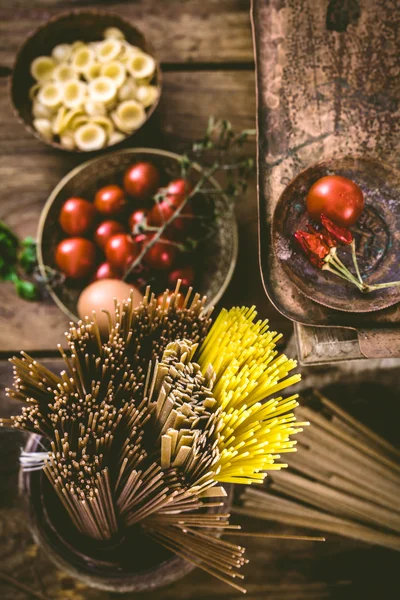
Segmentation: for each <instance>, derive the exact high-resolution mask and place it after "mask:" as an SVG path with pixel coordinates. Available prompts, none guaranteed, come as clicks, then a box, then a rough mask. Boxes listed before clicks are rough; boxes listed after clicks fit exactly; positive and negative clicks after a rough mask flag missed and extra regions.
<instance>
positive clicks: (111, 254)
mask: <svg viewBox="0 0 400 600" xmlns="http://www.w3.org/2000/svg"><path fill="white" fill-rule="evenodd" d="M105 252H106V258H107V261H108V262H109V263H110V265H111V266H112V267H114V268H115V269H119V270H120V271H125V269H127V267H129V265H130V264H131V263H132V262H133V261H134V260H135V258H136V257H137V255H138V254H139V248H138V245H137V244H136V243H135V242H134V240H133V239H132V237H131V236H130V235H129V234H128V233H118V234H117V235H114V236H113V237H112V238H110V239H109V240H108V242H107V245H106V250H105Z"/></svg>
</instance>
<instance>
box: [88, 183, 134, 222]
mask: <svg viewBox="0 0 400 600" xmlns="http://www.w3.org/2000/svg"><path fill="white" fill-rule="evenodd" d="M127 204H128V203H127V201H126V198H125V193H124V190H123V189H122V188H120V187H119V185H106V186H105V187H102V188H100V189H99V190H98V191H97V192H96V195H95V197H94V205H95V207H96V208H97V210H98V211H99V212H100V213H101V214H102V215H107V216H109V217H111V216H113V215H119V214H120V213H121V212H122V211H123V210H124V208H125V207H126V206H127Z"/></svg>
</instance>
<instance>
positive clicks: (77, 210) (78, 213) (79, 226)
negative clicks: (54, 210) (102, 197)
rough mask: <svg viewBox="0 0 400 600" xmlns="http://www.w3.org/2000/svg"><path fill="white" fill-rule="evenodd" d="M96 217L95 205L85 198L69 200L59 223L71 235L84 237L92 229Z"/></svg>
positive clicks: (64, 206) (63, 208)
mask: <svg viewBox="0 0 400 600" xmlns="http://www.w3.org/2000/svg"><path fill="white" fill-rule="evenodd" d="M95 217H96V209H95V207H94V204H92V203H91V202H88V201H87V200H84V199H83V198H75V197H73V198H69V199H68V200H67V201H66V202H65V204H64V205H63V207H62V209H61V212H60V217H59V223H60V225H61V227H62V228H63V230H64V231H65V233H68V234H69V235H83V234H85V233H87V232H88V231H89V229H90V228H91V227H92V225H93V223H94V220H95Z"/></svg>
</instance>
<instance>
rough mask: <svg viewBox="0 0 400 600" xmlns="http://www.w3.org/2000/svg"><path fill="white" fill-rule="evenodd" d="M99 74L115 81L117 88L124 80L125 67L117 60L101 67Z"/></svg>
mask: <svg viewBox="0 0 400 600" xmlns="http://www.w3.org/2000/svg"><path fill="white" fill-rule="evenodd" d="M101 74H102V75H104V76H105V77H109V78H110V79H112V80H113V81H115V84H116V86H117V87H120V86H121V85H122V84H123V83H124V81H125V79H126V69H125V66H124V65H123V64H122V63H121V62H120V61H117V60H113V61H111V62H109V63H106V64H105V65H102V67H101Z"/></svg>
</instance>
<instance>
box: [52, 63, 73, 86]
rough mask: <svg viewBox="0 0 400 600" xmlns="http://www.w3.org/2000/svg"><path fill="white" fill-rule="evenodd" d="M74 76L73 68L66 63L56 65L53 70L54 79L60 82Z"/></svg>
mask: <svg viewBox="0 0 400 600" xmlns="http://www.w3.org/2000/svg"><path fill="white" fill-rule="evenodd" d="M76 78H77V75H76V73H75V71H74V69H73V68H72V67H71V66H70V65H67V64H66V63H62V64H60V65H58V66H57V67H56V68H55V69H54V71H53V79H54V81H60V82H61V83H65V82H66V81H70V80H71V79H76Z"/></svg>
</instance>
